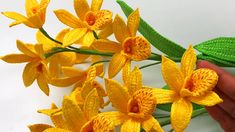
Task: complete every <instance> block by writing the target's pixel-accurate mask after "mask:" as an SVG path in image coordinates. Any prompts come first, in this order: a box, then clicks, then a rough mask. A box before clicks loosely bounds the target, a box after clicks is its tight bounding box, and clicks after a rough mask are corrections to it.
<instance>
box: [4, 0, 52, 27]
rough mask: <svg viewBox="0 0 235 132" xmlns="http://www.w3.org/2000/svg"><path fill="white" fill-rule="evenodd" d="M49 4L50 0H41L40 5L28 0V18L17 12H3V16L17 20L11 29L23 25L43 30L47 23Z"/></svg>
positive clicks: (26, 3)
mask: <svg viewBox="0 0 235 132" xmlns="http://www.w3.org/2000/svg"><path fill="white" fill-rule="evenodd" d="M49 2H50V0H41V1H40V3H39V2H38V1H37V0H26V1H25V9H26V14H27V17H25V16H23V15H21V14H19V13H17V12H3V13H2V14H3V15H5V16H6V17H8V18H11V19H14V20H15V21H14V22H13V23H11V24H10V27H12V26H15V25H18V24H22V23H23V24H25V25H26V26H28V27H31V28H41V27H42V26H43V24H44V23H45V17H46V9H47V6H48V4H49Z"/></svg>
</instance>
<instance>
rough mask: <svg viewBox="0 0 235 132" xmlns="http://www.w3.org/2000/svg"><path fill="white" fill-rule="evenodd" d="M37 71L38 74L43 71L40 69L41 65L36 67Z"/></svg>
mask: <svg viewBox="0 0 235 132" xmlns="http://www.w3.org/2000/svg"><path fill="white" fill-rule="evenodd" d="M37 71H38V72H40V73H42V71H43V69H42V64H39V65H38V66H37Z"/></svg>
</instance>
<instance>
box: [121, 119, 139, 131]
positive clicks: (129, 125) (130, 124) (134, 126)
mask: <svg viewBox="0 0 235 132" xmlns="http://www.w3.org/2000/svg"><path fill="white" fill-rule="evenodd" d="M138 131H140V122H138V121H135V120H132V119H129V120H127V121H126V122H124V123H123V124H122V126H121V132H138Z"/></svg>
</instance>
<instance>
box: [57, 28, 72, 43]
mask: <svg viewBox="0 0 235 132" xmlns="http://www.w3.org/2000/svg"><path fill="white" fill-rule="evenodd" d="M69 31H70V28H66V29H63V30H62V31H60V32H59V33H58V34H57V35H56V37H55V38H56V40H57V41H59V42H63V40H64V36H65V35H66V34H67V33H68V32H69Z"/></svg>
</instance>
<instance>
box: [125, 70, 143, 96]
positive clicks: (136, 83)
mask: <svg viewBox="0 0 235 132" xmlns="http://www.w3.org/2000/svg"><path fill="white" fill-rule="evenodd" d="M126 87H127V88H128V92H129V94H130V95H133V94H134V93H135V92H136V91H138V90H139V89H141V88H142V74H141V72H140V70H139V68H138V67H135V68H134V70H133V71H132V72H131V74H130V76H129V77H128V81H127V84H126Z"/></svg>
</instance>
